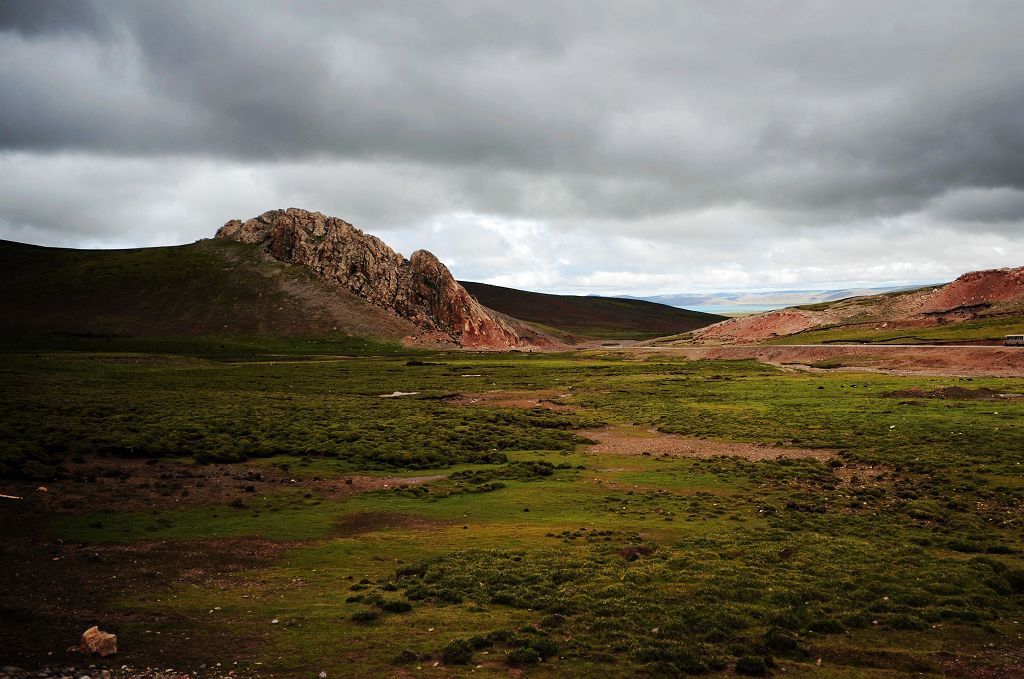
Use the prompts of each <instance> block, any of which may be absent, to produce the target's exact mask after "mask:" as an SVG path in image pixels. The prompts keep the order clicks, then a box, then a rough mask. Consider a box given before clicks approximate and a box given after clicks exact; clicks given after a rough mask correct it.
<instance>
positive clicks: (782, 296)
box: [625, 285, 923, 309]
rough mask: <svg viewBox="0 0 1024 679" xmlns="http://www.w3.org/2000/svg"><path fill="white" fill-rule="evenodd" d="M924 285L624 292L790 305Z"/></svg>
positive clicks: (721, 303) (729, 303)
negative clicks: (648, 292) (700, 291)
mask: <svg viewBox="0 0 1024 679" xmlns="http://www.w3.org/2000/svg"><path fill="white" fill-rule="evenodd" d="M921 287H923V286H921V285H900V286H877V287H863V288H834V289H807V290H770V291H764V292H749V291H742V290H741V291H716V292H706V293H696V292H690V293H677V294H666V295H640V296H633V295H625V297H626V298H628V299H644V300H647V301H650V302H657V303H659V304H668V305H670V306H675V307H685V308H692V307H723V308H726V307H728V308H735V309H742V308H743V307H747V306H750V307H766V306H769V307H771V306H774V307H779V308H782V307H787V306H795V305H799V304H817V303H820V302H833V301H836V300H840V299H846V298H848V297H863V296H867V295H878V294H884V293H887V292H897V291H900V290H916V289H918V288H921Z"/></svg>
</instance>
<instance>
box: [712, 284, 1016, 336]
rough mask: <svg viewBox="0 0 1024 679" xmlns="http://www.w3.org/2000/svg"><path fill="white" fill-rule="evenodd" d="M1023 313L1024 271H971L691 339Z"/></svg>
mask: <svg viewBox="0 0 1024 679" xmlns="http://www.w3.org/2000/svg"><path fill="white" fill-rule="evenodd" d="M1022 308H1024V267H1020V268H1016V269H991V270H988V271H972V272H970V273H966V274H964V275H963V276H960V277H959V278H957V279H956V280H955V281H953V282H951V283H947V284H946V285H942V286H938V287H933V288H922V289H920V290H912V291H907V292H901V293H895V294H894V293H890V294H884V295H868V296H864V297H851V298H849V299H845V300H839V301H836V302H833V303H829V304H811V305H806V306H804V307H803V308H799V307H790V308H787V309H778V310H775V311H766V312H764V313H760V314H753V315H751V316H742V317H738V318H731V319H729V320H726V321H722V322H721V323H716V324H715V325H711V326H708V327H706V328H702V329H700V330H697V331H696V332H695V333H694V335H693V339H694V341H696V342H702V343H708V344H723V343H725V344H728V343H734V342H735V343H748V342H762V341H764V340H768V339H772V338H773V337H785V336H787V335H793V334H796V333H800V332H804V331H807V330H813V329H815V328H819V329H820V328H829V327H834V326H843V327H848V328H851V329H875V330H882V329H884V328H888V329H890V330H895V329H897V328H899V329H912V328H928V327H934V326H937V325H944V324H950V323H952V324H955V323H963V322H965V321H971V320H974V319H977V318H983V317H995V316H1000V315H1003V314H1007V315H1010V314H1012V315H1019V314H1020V313H1021V311H1022Z"/></svg>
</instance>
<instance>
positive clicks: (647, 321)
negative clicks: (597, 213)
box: [460, 281, 725, 339]
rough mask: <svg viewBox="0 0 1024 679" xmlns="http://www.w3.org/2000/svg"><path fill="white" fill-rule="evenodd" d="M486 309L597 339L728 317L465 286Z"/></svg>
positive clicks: (682, 328) (670, 330)
mask: <svg viewBox="0 0 1024 679" xmlns="http://www.w3.org/2000/svg"><path fill="white" fill-rule="evenodd" d="M460 283H462V285H463V286H464V287H465V288H466V289H467V290H468V291H469V292H470V294H472V295H473V296H474V297H476V298H477V300H479V302H480V303H481V304H483V305H484V306H486V307H489V308H491V309H494V310H495V311H500V312H501V313H503V314H508V315H509V316H513V317H515V318H518V319H520V320H523V321H527V322H529V323H533V324H535V325H539V326H542V327H547V328H557V329H559V330H562V331H564V332H568V333H571V334H573V335H578V336H581V337H589V338H595V339H602V338H614V339H650V338H653V337H661V336H662V335H671V334H675V333H680V332H686V331H689V330H694V329H696V328H702V327H704V326H706V325H711V324H712V323H717V322H718V321H721V320H724V318H725V317H724V316H717V315H715V314H705V313H701V312H699V311H688V310H686V309H678V308H676V307H671V306H666V305H664V304H656V303H655V302H646V301H644V300H638V299H618V298H614V297H583V296H578V295H547V294H543V293H539V292H526V291H523V290H515V289H512V288H503V287H499V286H497V285H487V284H485V283H471V282H467V281H460Z"/></svg>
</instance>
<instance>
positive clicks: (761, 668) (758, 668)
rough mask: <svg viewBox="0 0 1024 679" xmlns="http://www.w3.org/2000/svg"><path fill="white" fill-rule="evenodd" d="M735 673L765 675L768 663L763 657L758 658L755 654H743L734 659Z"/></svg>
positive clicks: (753, 675) (754, 675)
mask: <svg viewBox="0 0 1024 679" xmlns="http://www.w3.org/2000/svg"><path fill="white" fill-rule="evenodd" d="M736 674H742V675H744V676H748V677H766V676H768V664H767V663H766V662H765V661H764V658H759V657H757V656H756V655H745V656H742V657H741V658H740V659H739V660H737V661H736Z"/></svg>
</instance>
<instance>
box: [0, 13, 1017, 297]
mask: <svg viewBox="0 0 1024 679" xmlns="http://www.w3.org/2000/svg"><path fill="white" fill-rule="evenodd" d="M1022 35H1024V2H1020V1H1019V0H1010V1H1007V2H1000V1H999V0H984V1H980V0H979V1H977V2H945V1H939V0H920V1H918V2H912V1H906V2H892V1H891V0H884V1H881V2H872V1H866V0H850V1H849V2H842V1H839V0H832V1H828V2H781V1H780V2H774V1H771V0H757V1H752V2H732V1H730V2H704V1H699V2H698V1H694V2H682V1H680V0H670V1H667V2H643V1H637V0H630V1H629V2H600V1H598V0H581V1H580V2H555V1H553V0H552V1H543V2H542V1H537V2H529V1H527V2H523V1H518V2H513V1H511V0H508V1H505V2H487V1H486V0H466V1H464V2H404V1H402V2H386V1H382V0H371V1H368V2H347V3H343V2H328V1H323V2H314V1H308V2H295V1H292V2H287V3H286V2H276V3H271V2H256V1H254V0H244V1H239V2H227V1H224V0H216V1H211V0H200V1H197V2H182V1H180V0H178V1H175V2H163V1H160V2H156V1H153V2H149V1H145V0H126V1H124V2H117V1H113V0H111V1H107V2H90V1H89V0H69V1H66V2H63V1H62V2H53V1H47V0H23V1H19V0H0V238H5V239H10V240H17V241H23V242H30V243H38V244H44V245H60V246H73V247H129V246H147V245H162V244H177V243H186V242H190V241H193V240H196V239H198V238H202V237H208V236H211V235H212V234H213V232H214V231H215V230H216V229H217V227H219V226H220V225H221V224H223V223H224V222H225V221H227V220H228V219H232V218H241V219H246V218H249V217H252V216H255V215H257V214H259V213H261V212H264V211H266V210H269V209H274V208H280V207H290V206H295V207H304V208H307V209H312V210H320V211H321V212H324V213H327V214H332V215H336V216H339V217H342V218H344V219H346V220H347V221H349V222H352V223H353V224H355V225H356V226H358V227H360V228H362V229H364V230H366V231H368V232H370V233H374V234H376V235H379V236H380V237H382V238H383V239H384V240H385V241H387V242H388V243H389V244H391V245H392V246H393V247H395V248H396V249H397V250H399V251H401V252H403V253H405V254H406V255H408V254H410V253H411V251H412V250H414V249H417V248H426V249H429V250H431V251H433V252H434V253H435V254H437V255H438V256H439V257H440V258H441V259H442V260H443V261H445V262H446V263H447V264H448V265H449V267H450V268H451V269H452V271H453V272H454V273H455V274H456V276H458V277H460V278H466V279H471V280H482V281H488V282H493V283H498V284H505V285H513V286H516V287H522V288H527V289H532V290H542V291H552V292H584V293H589V292H595V293H604V294H609V293H626V294H655V293H673V292H686V291H705V290H742V289H778V288H822V287H825V288H827V287H843V286H848V285H863V284H886V283H908V282H926V281H928V282H930V281H941V280H949V279H951V278H953V277H955V276H956V275H958V274H960V273H962V272H964V271H968V270H972V269H979V268H990V267H997V266H1020V265H1024V40H1022V39H1021V36H1022Z"/></svg>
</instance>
